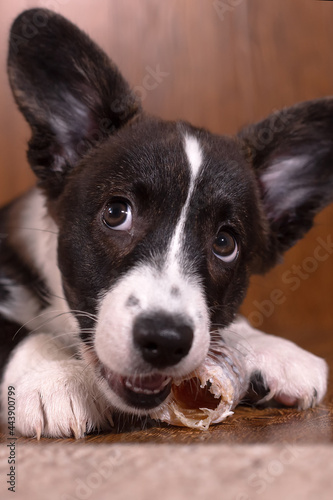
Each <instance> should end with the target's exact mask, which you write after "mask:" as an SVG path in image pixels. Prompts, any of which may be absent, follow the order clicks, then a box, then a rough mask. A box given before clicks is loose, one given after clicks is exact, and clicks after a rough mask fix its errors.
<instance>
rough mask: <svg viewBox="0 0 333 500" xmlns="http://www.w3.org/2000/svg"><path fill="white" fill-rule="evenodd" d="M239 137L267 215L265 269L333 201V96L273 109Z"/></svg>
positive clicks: (263, 268) (273, 262) (263, 269)
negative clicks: (267, 244) (252, 170)
mask: <svg viewBox="0 0 333 500" xmlns="http://www.w3.org/2000/svg"><path fill="white" fill-rule="evenodd" d="M239 138H240V140H241V143H242V147H243V150H244V153H245V155H246V156H247V159H248V160H249V161H250V162H251V164H252V166H253V168H254V171H255V174H256V176H257V179H258V183H259V191H260V194H261V197H262V202H263V208H264V215H265V216H266V217H267V220H268V227H269V234H268V239H269V251H268V252H267V253H266V257H267V259H266V261H265V262H262V269H261V271H265V270H266V269H268V268H269V267H271V265H273V264H275V263H276V261H277V260H278V258H279V256H280V255H281V254H282V253H283V252H284V251H286V250H287V249H289V248H290V247H291V246H292V245H293V244H294V243H296V241H297V240H298V239H300V238H301V237H302V236H303V235H304V234H305V233H306V232H307V231H308V230H309V229H310V228H311V227H312V225H313V219H314V216H315V215H316V213H317V212H319V211H320V210H321V209H322V208H324V207H325V206H326V205H328V204H329V203H330V202H331V201H333V98H324V99H318V100H314V101H308V102H304V103H301V104H297V105H295V106H293V107H291V108H287V109H285V110H282V111H280V112H277V113H274V114H272V115H271V116H269V117H268V118H267V119H266V120H263V121H261V122H259V123H257V124H255V125H251V126H249V127H247V128H245V129H243V130H242V131H241V132H240V133H239ZM264 260H265V259H264Z"/></svg>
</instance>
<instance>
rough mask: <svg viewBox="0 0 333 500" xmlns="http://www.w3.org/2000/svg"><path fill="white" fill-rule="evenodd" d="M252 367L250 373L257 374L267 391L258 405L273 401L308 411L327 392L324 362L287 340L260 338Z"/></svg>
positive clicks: (326, 371)
mask: <svg viewBox="0 0 333 500" xmlns="http://www.w3.org/2000/svg"><path fill="white" fill-rule="evenodd" d="M252 348H253V345H252ZM251 365H252V367H251V371H252V373H254V372H259V373H260V374H261V376H262V378H263V382H264V384H265V386H266V387H267V388H268V390H269V393H268V394H267V395H266V396H265V397H264V398H263V399H262V400H261V401H260V403H262V402H265V401H269V400H271V399H275V400H276V401H278V402H280V403H282V404H284V405H286V406H297V407H298V408H299V409H307V408H309V407H312V406H315V405H316V404H318V403H320V401H321V400H322V399H323V397H324V395H325V393H326V389H327V377H328V367H327V364H326V362H325V361H324V360H323V359H322V358H319V357H318V356H315V355H314V354H311V353H310V352H307V351H305V350H304V349H302V348H300V347H298V346H297V345H296V344H294V343H293V342H290V341H288V340H285V339H282V338H279V337H275V336H273V335H262V336H260V341H259V342H258V343H257V345H256V347H255V350H254V351H253V357H252V360H251Z"/></svg>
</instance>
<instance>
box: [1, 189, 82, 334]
mask: <svg viewBox="0 0 333 500" xmlns="http://www.w3.org/2000/svg"><path fill="white" fill-rule="evenodd" d="M16 224H17V231H16V241H17V243H19V244H20V245H21V246H22V248H25V249H26V252H27V255H29V256H30V257H31V259H32V264H33V265H34V267H35V269H38V272H39V274H40V275H41V277H42V278H43V279H44V281H45V283H46V285H47V287H48V289H49V291H50V292H51V297H50V301H51V304H50V305H49V306H48V307H46V308H44V309H43V312H42V313H41V314H39V309H40V306H39V303H38V301H37V300H36V298H35V297H34V295H33V294H31V293H30V291H29V290H28V288H26V287H23V286H19V287H18V286H17V285H16V284H15V283H14V284H12V285H10V284H9V285H8V284H7V286H6V287H7V289H8V291H9V292H10V297H9V299H8V300H7V301H6V302H5V303H4V304H2V305H1V306H0V312H2V313H3V314H4V315H5V317H6V318H8V319H12V320H14V321H16V322H19V323H21V324H25V325H26V326H27V328H28V329H29V330H32V331H34V330H39V331H41V330H40V329H41V328H42V331H43V332H50V333H53V334H55V335H60V334H61V335H64V334H66V338H67V339H68V342H69V343H71V344H72V343H73V342H74V338H75V339H77V334H78V330H79V328H78V323H77V321H76V319H75V318H74V316H73V315H72V314H70V310H69V307H68V304H67V301H66V299H65V298H64V294H63V289H62V281H61V275H60V271H59V268H58V264H57V244H58V228H57V226H56V224H55V222H54V221H53V219H52V218H51V217H50V216H49V215H48V213H47V209H46V206H45V198H44V195H43V194H42V193H41V192H40V191H39V190H38V189H33V190H32V191H30V193H28V195H27V196H26V197H25V198H24V199H23V200H22V201H21V207H20V215H19V219H18V220H17V221H16Z"/></svg>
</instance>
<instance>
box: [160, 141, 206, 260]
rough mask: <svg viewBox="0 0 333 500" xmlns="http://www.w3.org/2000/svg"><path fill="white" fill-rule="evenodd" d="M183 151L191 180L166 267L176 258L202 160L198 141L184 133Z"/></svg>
mask: <svg viewBox="0 0 333 500" xmlns="http://www.w3.org/2000/svg"><path fill="white" fill-rule="evenodd" d="M185 152H186V156H187V160H188V164H189V167H190V171H191V180H190V185H189V189H188V193H187V198H186V202H185V205H184V206H183V209H182V211H181V214H180V218H179V221H178V223H177V226H176V229H175V232H174V234H173V237H172V240H171V244H170V249H169V253H168V258H167V261H166V267H168V266H170V265H172V264H173V263H174V262H175V260H177V256H178V254H179V251H180V249H181V245H182V238H183V235H184V226H185V223H186V219H187V215H188V208H189V205H190V201H191V197H192V194H193V191H194V186H195V181H196V179H197V177H198V174H199V172H200V168H201V166H202V161H203V155H202V150H201V147H200V143H199V141H198V139H197V138H196V137H193V136H190V135H185Z"/></svg>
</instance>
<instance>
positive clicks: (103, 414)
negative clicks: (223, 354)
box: [0, 9, 333, 438]
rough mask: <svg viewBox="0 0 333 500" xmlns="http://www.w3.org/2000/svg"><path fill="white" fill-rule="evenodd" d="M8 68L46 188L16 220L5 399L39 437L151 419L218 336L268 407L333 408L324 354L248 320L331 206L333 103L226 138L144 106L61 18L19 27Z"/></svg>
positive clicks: (2, 243)
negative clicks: (255, 299) (269, 280)
mask: <svg viewBox="0 0 333 500" xmlns="http://www.w3.org/2000/svg"><path fill="white" fill-rule="evenodd" d="M8 74H9V80H10V85H11V88H12V91H13V95H14V98H15V100H16V103H17V105H18V107H19V109H20V110H21V112H22V113H23V115H24V117H25V118H26V120H27V121H28V123H29V125H30V127H31V132H32V135H31V139H30V141H29V145H28V152H27V155H28V160H29V163H30V165H31V167H32V170H33V171H34V172H35V174H36V176H37V179H38V183H37V186H36V187H35V188H33V189H32V190H30V191H29V192H28V193H26V194H25V195H23V196H21V197H20V198H19V199H17V200H15V201H13V202H12V203H10V204H9V205H7V206H5V207H4V208H3V209H2V210H1V212H0V233H1V240H0V332H1V366H2V382H1V406H2V420H3V421H4V422H5V421H7V406H8V388H10V390H11V391H13V393H14V394H15V419H16V420H15V426H16V427H15V428H16V431H17V432H19V433H20V434H22V435H25V436H35V437H37V438H40V437H41V436H48V437H66V436H72V435H74V436H75V437H82V436H83V435H84V434H85V433H89V432H91V431H94V430H101V429H102V430H103V429H107V428H108V426H109V425H111V423H112V415H113V413H114V412H119V413H122V412H123V413H125V414H135V415H147V414H149V412H150V411H151V410H153V409H157V408H159V407H160V406H161V405H163V404H165V402H167V401H168V397H169V394H170V387H171V383H172V380H173V379H174V378H175V377H178V378H179V377H183V376H185V375H186V374H189V373H190V372H192V371H194V370H195V369H196V368H198V366H200V364H201V363H202V362H203V360H204V359H205V357H206V356H207V355H209V352H210V349H211V348H212V345H213V342H212V338H214V342H220V343H221V344H226V345H228V346H230V347H231V348H234V349H237V351H238V352H241V353H242V356H243V363H244V369H245V370H246V373H247V374H248V379H249V384H252V385H253V384H257V387H259V386H261V388H263V389H264V392H265V397H264V399H266V400H275V401H277V402H278V403H280V404H284V405H287V406H295V407H298V408H299V409H306V408H309V407H311V406H314V405H315V404H317V403H319V402H320V401H322V399H323V397H324V395H325V391H326V387H327V374H328V371H327V365H326V363H325V361H324V360H323V359H321V358H318V357H317V356H314V355H313V354H311V353H309V352H306V351H304V350H303V349H301V348H300V347H298V346H296V345H295V344H294V343H292V342H290V341H288V340H285V339H282V338H279V337H276V336H272V335H267V334H264V333H262V332H260V331H258V330H256V329H254V328H252V327H251V326H250V325H249V323H248V322H247V321H246V320H245V319H244V318H241V317H240V316H238V309H239V306H240V304H241V303H242V300H243V298H244V295H245V293H246V290H247V287H248V283H249V278H250V276H251V275H252V274H254V273H265V272H266V271H268V270H269V269H270V268H272V267H273V266H274V265H275V264H276V263H277V262H278V261H279V260H280V259H281V256H282V255H283V253H284V252H285V251H286V250H288V249H289V248H290V247H291V246H292V245H294V244H295V243H296V241H298V240H299V239H300V238H301V237H302V236H303V235H304V234H305V233H306V232H307V231H308V230H309V229H310V228H311V226H312V224H313V218H314V216H315V215H316V213H317V212H319V211H320V210H321V209H322V208H323V207H325V206H326V205H328V204H329V203H330V202H331V201H332V191H333V189H332V188H333V172H332V162H333V99H332V98H322V99H318V100H313V101H308V102H304V103H301V104H296V105H295V106H293V107H290V108H288V109H284V110H282V111H280V112H276V113H273V115H271V116H269V117H268V118H266V119H264V120H263V121H261V122H260V123H256V124H254V125H251V126H247V127H245V128H244V129H243V130H241V131H240V133H239V134H238V135H237V136H235V137H229V136H228V137H227V136H218V135H214V134H212V133H210V132H208V131H206V130H204V129H200V128H195V127H193V126H191V125H190V124H189V123H187V122H184V121H177V122H172V121H162V120H160V119H158V118H156V117H153V116H150V115H148V114H145V113H144V112H143V111H142V109H141V104H140V102H139V101H138V99H137V97H136V96H135V95H134V94H133V93H132V92H131V90H130V87H129V85H128V83H127V82H126V81H125V80H124V78H123V77H122V75H121V74H120V72H119V70H118V69H117V67H116V66H115V65H114V64H113V63H112V62H111V61H110V60H109V59H108V57H107V56H106V55H105V54H104V52H103V51H102V50H101V49H100V48H99V47H98V46H97V45H95V43H94V42H93V41H91V40H90V38H89V37H88V36H87V35H86V34H85V33H83V32H82V31H80V30H79V29H78V28H77V27H76V26H75V25H73V24H72V23H71V22H69V21H68V20H66V19H65V18H63V17H62V16H60V15H58V14H56V13H54V12H51V11H49V10H45V9H32V10H28V11H25V12H23V13H22V14H20V15H19V16H18V17H17V18H16V20H15V21H14V23H13V25H12V28H11V33H10V42H9V55H8Z"/></svg>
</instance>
